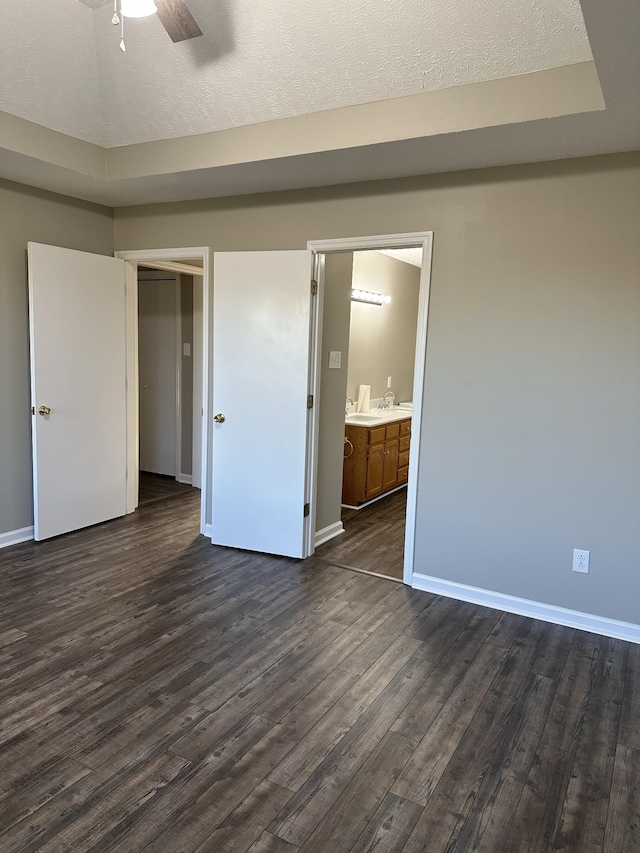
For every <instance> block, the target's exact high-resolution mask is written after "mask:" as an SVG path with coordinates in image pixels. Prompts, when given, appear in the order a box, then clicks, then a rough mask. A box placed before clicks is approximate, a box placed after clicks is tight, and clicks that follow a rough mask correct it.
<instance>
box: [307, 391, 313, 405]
mask: <svg viewBox="0 0 640 853" xmlns="http://www.w3.org/2000/svg"><path fill="white" fill-rule="evenodd" d="M307 409H313V394H309V396H308V397H307Z"/></svg>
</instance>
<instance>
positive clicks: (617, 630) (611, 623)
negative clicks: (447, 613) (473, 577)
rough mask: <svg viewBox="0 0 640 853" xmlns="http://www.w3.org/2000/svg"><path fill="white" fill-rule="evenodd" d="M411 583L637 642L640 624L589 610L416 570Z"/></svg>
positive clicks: (421, 587) (447, 595)
mask: <svg viewBox="0 0 640 853" xmlns="http://www.w3.org/2000/svg"><path fill="white" fill-rule="evenodd" d="M411 586H412V587H413V588H414V589H420V590H423V591H424V592H433V593H435V594H436V595H444V596H445V597H446V598H457V599H458V600H459V601H469V602H471V603H472V604H481V605H483V606H484V607H492V608H494V609H495V610H506V611H507V613H515V614H517V615H518V616H529V617H530V618H531V619H541V620H542V621H543V622H553V623H554V624H555V625H566V626H567V627H569V628H578V629H579V630H581V631H590V632H591V633H592V634H602V635H603V636H605V637H614V638H615V639H617V640H628V641H629V642H630V643H640V625H636V624H634V623H633V622H621V621H620V620H618V619H607V618H606V617H604V616H594V615H593V614H592V613H582V612H581V611H579V610H568V609H567V608H565V607H556V605H554V604H543V603H542V602H540V601H531V600H530V599H528V598H518V597H517V596H515V595H506V594H505V593H502V592H493V591H492V590H489V589H481V588H480V587H475V586H467V585H466V584H463V583H455V582H454V581H447V580H442V578H432V577H429V575H421V574H417V573H414V575H413V581H412V583H411Z"/></svg>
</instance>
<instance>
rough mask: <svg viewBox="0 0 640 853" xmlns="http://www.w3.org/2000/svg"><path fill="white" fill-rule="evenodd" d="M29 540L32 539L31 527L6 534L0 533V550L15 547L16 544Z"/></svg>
mask: <svg viewBox="0 0 640 853" xmlns="http://www.w3.org/2000/svg"><path fill="white" fill-rule="evenodd" d="M29 539H33V525H32V526H31V527H21V528H20V529H19V530H9V531H7V533H0V548H8V547H9V545H17V544H18V542H28V541H29Z"/></svg>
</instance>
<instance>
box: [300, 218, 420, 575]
mask: <svg viewBox="0 0 640 853" xmlns="http://www.w3.org/2000/svg"><path fill="white" fill-rule="evenodd" d="M433 236H434V232H433V231H414V232H409V233H405V234H384V235H378V236H372V237H347V238H343V239H337V240H310V241H309V242H308V243H307V248H308V250H309V253H310V255H311V262H310V268H311V269H312V271H313V272H314V273H315V275H316V277H317V281H318V296H317V299H313V301H312V305H311V341H310V355H311V358H310V364H311V367H310V373H311V377H310V388H309V393H311V394H313V395H314V399H315V400H316V401H318V403H320V396H319V395H320V370H321V365H322V352H321V347H322V314H323V311H322V306H323V301H324V255H325V254H329V253H335V252H353V251H358V250H366V249H369V250H373V249H407V248H410V247H420V248H422V251H423V255H422V269H421V271H420V293H419V297H418V318H417V323H418V325H417V333H416V357H415V367H414V376H413V409H412V412H411V438H412V444H413V446H414V447H415V451H413V452H412V453H411V455H410V457H409V479H408V485H407V520H406V527H405V549H404V571H403V581H404V583H405V584H408V585H409V586H411V585H412V582H413V576H414V563H415V534H416V521H417V517H416V516H417V503H418V477H419V472H420V464H421V449H422V400H423V394H424V384H425V372H426V355H427V327H428V317H429V295H430V291H431V269H432V262H433ZM319 415H320V406H319V405H316V406H315V407H314V408H313V409H312V410H311V411H310V417H309V425H308V435H307V472H306V476H307V496H308V497H307V500H308V501H309V503H310V504H311V512H310V514H309V518H308V519H307V527H306V531H305V556H307V557H309V556H311V555H312V554H313V553H314V551H315V541H314V540H315V526H316V490H317V472H318V436H319V425H320V418H319Z"/></svg>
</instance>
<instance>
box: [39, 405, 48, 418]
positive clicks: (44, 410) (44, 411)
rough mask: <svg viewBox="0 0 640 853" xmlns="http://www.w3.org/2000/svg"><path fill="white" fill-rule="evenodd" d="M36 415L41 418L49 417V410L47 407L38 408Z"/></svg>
mask: <svg viewBox="0 0 640 853" xmlns="http://www.w3.org/2000/svg"><path fill="white" fill-rule="evenodd" d="M38 414H39V415H43V416H44V415H50V414H51V409H50V408H49V406H40V408H39V409H38Z"/></svg>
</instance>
